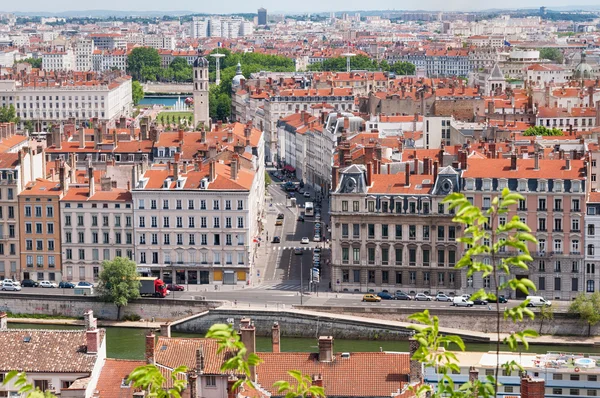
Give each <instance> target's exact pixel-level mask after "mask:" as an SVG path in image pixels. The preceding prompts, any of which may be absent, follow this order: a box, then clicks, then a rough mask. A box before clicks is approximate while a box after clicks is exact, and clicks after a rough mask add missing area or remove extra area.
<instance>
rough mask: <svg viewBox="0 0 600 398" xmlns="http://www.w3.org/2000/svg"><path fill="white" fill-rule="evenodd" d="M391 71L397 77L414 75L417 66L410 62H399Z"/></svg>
mask: <svg viewBox="0 0 600 398" xmlns="http://www.w3.org/2000/svg"><path fill="white" fill-rule="evenodd" d="M390 70H391V71H392V72H394V73H395V74H397V75H414V74H415V65H414V64H412V63H410V62H404V61H398V62H395V63H394V64H393V65H392V67H391V69H390Z"/></svg>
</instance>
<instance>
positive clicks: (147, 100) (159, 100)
mask: <svg viewBox="0 0 600 398" xmlns="http://www.w3.org/2000/svg"><path fill="white" fill-rule="evenodd" d="M187 97H188V96H186V95H179V96H177V95H176V96H168V95H164V96H157V97H144V98H142V100H141V101H140V103H139V105H164V106H175V103H177V100H178V99H180V100H181V101H185V99H186V98H187Z"/></svg>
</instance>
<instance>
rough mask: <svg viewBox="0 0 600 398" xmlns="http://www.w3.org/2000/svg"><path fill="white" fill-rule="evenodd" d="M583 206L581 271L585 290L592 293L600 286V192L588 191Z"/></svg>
mask: <svg viewBox="0 0 600 398" xmlns="http://www.w3.org/2000/svg"><path fill="white" fill-rule="evenodd" d="M585 207H586V212H585V216H584V219H585V227H584V228H585V229H584V233H585V249H584V250H585V259H584V260H585V261H584V263H585V264H584V265H582V267H583V270H582V272H583V273H584V280H585V285H584V288H585V292H586V293H594V292H595V291H596V289H598V288H600V193H599V192H596V191H593V192H589V193H588V194H587V203H586V206H585ZM596 248H598V250H596Z"/></svg>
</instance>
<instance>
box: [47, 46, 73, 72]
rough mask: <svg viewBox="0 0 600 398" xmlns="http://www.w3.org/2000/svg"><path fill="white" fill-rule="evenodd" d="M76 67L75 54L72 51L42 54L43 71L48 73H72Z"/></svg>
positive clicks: (55, 51)
mask: <svg viewBox="0 0 600 398" xmlns="http://www.w3.org/2000/svg"><path fill="white" fill-rule="evenodd" d="M75 66H76V64H75V54H74V53H73V50H71V49H67V50H65V51H57V50H54V51H49V52H44V53H42V69H44V70H46V71H72V70H75Z"/></svg>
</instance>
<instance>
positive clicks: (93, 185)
mask: <svg viewBox="0 0 600 398" xmlns="http://www.w3.org/2000/svg"><path fill="white" fill-rule="evenodd" d="M88 186H89V188H90V193H89V197H90V198H91V197H92V196H94V193H95V192H96V182H95V181H94V168H93V167H92V160H91V159H90V160H89V161H88Z"/></svg>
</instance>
